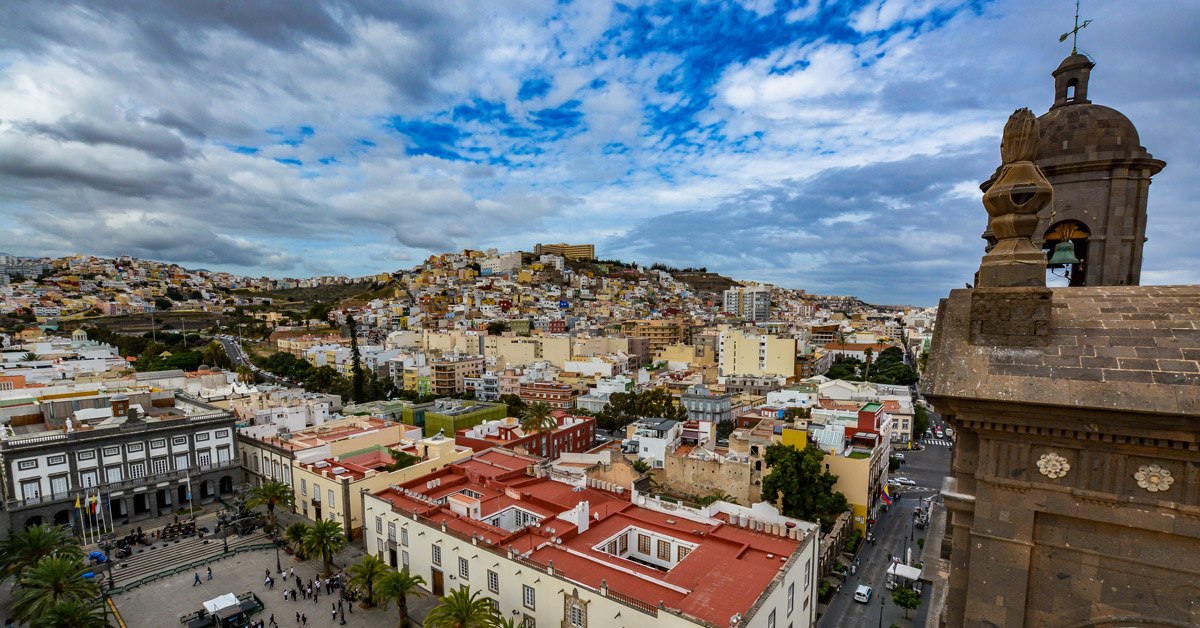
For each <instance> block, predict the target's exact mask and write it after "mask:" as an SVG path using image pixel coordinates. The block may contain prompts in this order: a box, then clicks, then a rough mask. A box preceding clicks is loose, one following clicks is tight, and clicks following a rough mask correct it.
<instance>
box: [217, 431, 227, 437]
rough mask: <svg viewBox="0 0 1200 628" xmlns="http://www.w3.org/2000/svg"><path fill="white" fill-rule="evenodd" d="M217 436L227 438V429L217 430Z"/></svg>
mask: <svg viewBox="0 0 1200 628" xmlns="http://www.w3.org/2000/svg"><path fill="white" fill-rule="evenodd" d="M217 438H229V430H218V431H217Z"/></svg>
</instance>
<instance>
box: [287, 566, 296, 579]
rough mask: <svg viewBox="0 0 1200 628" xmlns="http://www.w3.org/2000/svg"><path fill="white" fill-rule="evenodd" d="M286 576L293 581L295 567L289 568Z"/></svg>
mask: <svg viewBox="0 0 1200 628" xmlns="http://www.w3.org/2000/svg"><path fill="white" fill-rule="evenodd" d="M288 575H289V576H291V577H292V579H293V580H295V579H296V568H295V567H291V568H289V569H288Z"/></svg>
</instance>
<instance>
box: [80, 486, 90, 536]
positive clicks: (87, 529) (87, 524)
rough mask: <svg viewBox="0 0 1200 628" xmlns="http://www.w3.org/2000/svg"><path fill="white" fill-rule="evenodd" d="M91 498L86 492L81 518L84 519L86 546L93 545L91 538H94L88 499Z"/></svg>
mask: <svg viewBox="0 0 1200 628" xmlns="http://www.w3.org/2000/svg"><path fill="white" fill-rule="evenodd" d="M90 498H91V496H90V495H88V494H87V491H84V493H83V512H82V513H81V516H82V517H83V526H84V528H83V529H84V533H83V544H84V545H91V543H92V541H91V538H92V535H91V531H92V525H91V523H92V522H91V517H89V516H88V515H89V514H90V513H91V510H92V509H91V507H90V506H88V499H90Z"/></svg>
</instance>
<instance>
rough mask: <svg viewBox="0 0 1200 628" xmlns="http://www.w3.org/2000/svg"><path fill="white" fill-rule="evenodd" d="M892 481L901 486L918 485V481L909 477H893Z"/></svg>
mask: <svg viewBox="0 0 1200 628" xmlns="http://www.w3.org/2000/svg"><path fill="white" fill-rule="evenodd" d="M892 481H893V482H895V483H896V484H899V485H900V486H916V485H917V483H916V482H914V481H912V480H910V479H908V478H892Z"/></svg>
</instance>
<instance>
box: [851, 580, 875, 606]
mask: <svg viewBox="0 0 1200 628" xmlns="http://www.w3.org/2000/svg"><path fill="white" fill-rule="evenodd" d="M854 601H855V602H862V603H863V604H867V603H869V602H870V601H871V587H869V586H867V585H865V584H860V585H858V588H857V589H855V590H854Z"/></svg>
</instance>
